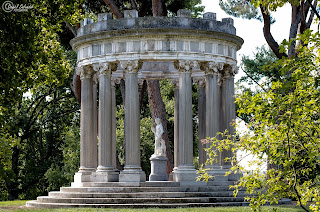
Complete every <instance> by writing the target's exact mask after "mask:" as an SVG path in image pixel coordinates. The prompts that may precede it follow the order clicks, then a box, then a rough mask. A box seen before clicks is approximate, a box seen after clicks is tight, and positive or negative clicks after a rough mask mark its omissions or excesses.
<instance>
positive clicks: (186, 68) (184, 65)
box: [173, 60, 198, 73]
mask: <svg viewBox="0 0 320 212" xmlns="http://www.w3.org/2000/svg"><path fill="white" fill-rule="evenodd" d="M173 64H174V67H175V69H177V70H178V71H179V72H187V73H191V71H192V69H194V68H195V67H196V66H197V64H198V62H197V61H194V60H176V61H175V62H174V63H173Z"/></svg>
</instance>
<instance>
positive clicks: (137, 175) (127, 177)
mask: <svg viewBox="0 0 320 212" xmlns="http://www.w3.org/2000/svg"><path fill="white" fill-rule="evenodd" d="M145 181H146V174H145V173H144V171H142V170H141V168H140V167H130V168H126V167H124V170H123V171H120V174H119V182H145Z"/></svg>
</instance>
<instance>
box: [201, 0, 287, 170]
mask: <svg viewBox="0 0 320 212" xmlns="http://www.w3.org/2000/svg"><path fill="white" fill-rule="evenodd" d="M202 5H204V6H205V12H214V13H216V17H217V20H218V21H220V20H222V18H233V20H234V26H235V28H236V29H237V36H239V37H241V38H242V39H243V40H244V44H243V46H242V48H241V49H240V50H239V51H238V53H237V59H238V65H240V60H241V58H242V56H243V55H246V56H250V57H253V55H254V54H253V53H254V52H255V50H256V48H257V47H261V46H262V45H266V46H267V43H266V41H265V38H264V36H263V23H262V22H260V21H258V20H253V19H252V20H247V19H242V18H235V17H232V16H230V15H228V14H226V13H225V12H224V11H223V10H222V9H221V8H220V7H219V0H202ZM271 15H272V17H273V18H275V20H276V22H275V23H274V24H272V25H271V33H272V35H273V37H274V38H275V40H276V41H277V42H278V43H279V44H280V43H281V42H282V40H283V39H288V37H289V29H290V23H291V20H290V18H291V8H290V6H289V5H285V6H284V7H282V8H280V9H278V10H277V12H275V13H271ZM243 74H244V73H243V72H242V70H241V69H239V74H237V75H236V77H235V80H237V79H239V78H240V77H241V76H242V75H243ZM242 125H243V126H242ZM240 128H241V129H238V130H245V127H244V124H243V123H242V124H240ZM245 155H247V153H245V152H242V151H238V153H237V156H238V159H239V157H240V158H241V157H242V156H245ZM251 160H256V158H254V157H252V155H249V156H247V157H246V158H245V159H243V160H242V161H241V162H240V164H241V165H243V166H244V167H245V168H246V169H248V170H253V169H255V168H256V166H251V167H250V166H249V161H251ZM260 168H262V170H263V171H265V170H266V164H264V165H263V166H262V167H260Z"/></svg>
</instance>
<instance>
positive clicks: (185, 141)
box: [173, 60, 197, 182]
mask: <svg viewBox="0 0 320 212" xmlns="http://www.w3.org/2000/svg"><path fill="white" fill-rule="evenodd" d="M174 65H175V68H176V69H178V70H179V166H178V169H177V170H176V171H175V172H174V175H173V180H174V181H176V182H183V181H193V182H194V181H196V177H197V174H196V170H195V168H194V166H193V130H192V81H191V72H192V69H193V68H195V67H196V66H197V62H195V61H186V60H179V61H176V62H175V64H174Z"/></svg>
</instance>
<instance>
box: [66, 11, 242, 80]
mask: <svg viewBox="0 0 320 212" xmlns="http://www.w3.org/2000/svg"><path fill="white" fill-rule="evenodd" d="M178 15H179V16H180V17H138V15H137V13H136V11H126V14H125V18H122V19H116V20H113V19H112V17H111V15H110V14H99V15H98V17H99V18H98V22H93V21H92V20H91V19H85V21H83V22H82V27H81V28H80V29H79V30H78V35H77V37H76V38H74V39H73V40H72V41H71V45H72V46H73V48H74V50H75V51H76V52H77V54H78V65H79V66H82V65H88V64H93V63H99V62H119V61H122V60H141V61H143V62H144V61H150V60H151V61H163V62H173V61H175V60H177V59H179V60H180V59H182V60H195V61H216V62H222V63H226V64H230V65H233V64H236V52H237V50H239V48H240V47H241V45H242V43H243V40H242V39H241V38H240V37H238V36H236V29H235V27H234V26H233V20H232V19H230V18H225V19H222V21H217V20H216V19H215V13H205V14H204V18H203V19H196V18H191V17H187V16H188V12H186V11H183V10H182V11H180V12H179V13H178ZM169 66H171V67H172V65H169ZM118 70H121V67H120V66H118ZM198 70H199V68H195V69H194V71H195V72H197V71H198ZM144 71H147V72H150V71H151V72H154V71H153V70H150V69H148V68H147V69H146V68H144V67H143V68H142V70H141V71H140V72H142V74H139V76H138V77H139V78H144V74H143V72H144ZM159 71H160V70H159ZM172 71H173V72H177V70H174V69H172ZM114 74H115V75H116V77H121V75H122V74H121V72H119V71H118V72H114ZM157 74H158V73H153V76H152V78H161V73H159V74H160V76H157ZM147 76H148V77H150V74H149V75H148V74H147ZM169 78H170V77H169ZM173 78H175V77H173Z"/></svg>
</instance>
